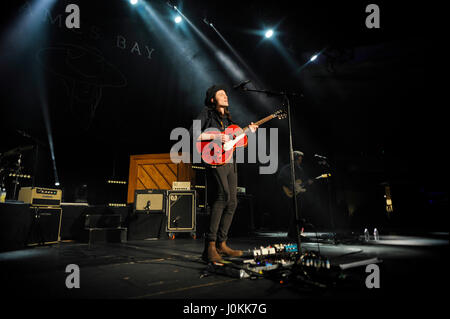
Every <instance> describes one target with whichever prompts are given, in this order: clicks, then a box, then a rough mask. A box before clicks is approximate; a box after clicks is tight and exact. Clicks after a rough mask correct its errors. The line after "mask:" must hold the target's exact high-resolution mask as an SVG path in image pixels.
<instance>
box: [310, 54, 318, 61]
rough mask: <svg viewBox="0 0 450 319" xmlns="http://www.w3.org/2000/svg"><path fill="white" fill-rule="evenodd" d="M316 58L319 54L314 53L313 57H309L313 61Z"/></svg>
mask: <svg viewBox="0 0 450 319" xmlns="http://www.w3.org/2000/svg"><path fill="white" fill-rule="evenodd" d="M315 59H317V54H315V55H313V56H312V57H311V59H309V60H310V61H311V62H312V61H314V60H315Z"/></svg>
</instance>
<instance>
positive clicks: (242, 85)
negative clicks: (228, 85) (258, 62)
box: [233, 80, 251, 90]
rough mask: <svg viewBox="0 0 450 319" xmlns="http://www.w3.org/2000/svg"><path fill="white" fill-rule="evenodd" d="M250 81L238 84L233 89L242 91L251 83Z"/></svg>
mask: <svg viewBox="0 0 450 319" xmlns="http://www.w3.org/2000/svg"><path fill="white" fill-rule="evenodd" d="M250 82H251V81H250V80H247V81H244V82H241V83H239V84H236V85H235V86H233V89H235V90H237V89H242V88H243V87H244V86H245V85H246V84H248V83H250Z"/></svg>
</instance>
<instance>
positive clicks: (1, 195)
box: [0, 187, 6, 203]
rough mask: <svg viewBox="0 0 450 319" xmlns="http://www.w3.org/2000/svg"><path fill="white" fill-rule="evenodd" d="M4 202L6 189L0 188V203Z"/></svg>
mask: <svg viewBox="0 0 450 319" xmlns="http://www.w3.org/2000/svg"><path fill="white" fill-rule="evenodd" d="M5 200H6V188H4V187H0V203H4V202H5Z"/></svg>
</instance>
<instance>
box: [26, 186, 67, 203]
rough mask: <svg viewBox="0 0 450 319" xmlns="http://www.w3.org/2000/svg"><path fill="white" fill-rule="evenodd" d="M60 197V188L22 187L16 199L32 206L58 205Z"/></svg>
mask: <svg viewBox="0 0 450 319" xmlns="http://www.w3.org/2000/svg"><path fill="white" fill-rule="evenodd" d="M61 198H62V191H61V190H60V189H52V188H43V187H22V188H21V189H20V191H19V198H18V199H19V201H22V202H24V203H26V204H31V205H33V206H60V205H61Z"/></svg>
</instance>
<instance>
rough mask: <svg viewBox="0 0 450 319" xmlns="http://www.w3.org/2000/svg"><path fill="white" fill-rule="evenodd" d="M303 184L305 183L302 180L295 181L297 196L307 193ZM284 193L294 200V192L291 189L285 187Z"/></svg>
mask: <svg viewBox="0 0 450 319" xmlns="http://www.w3.org/2000/svg"><path fill="white" fill-rule="evenodd" d="M302 184H303V181H302V180H301V179H297V180H296V181H295V195H298V194H299V193H304V192H306V188H304V187H303V186H302ZM283 191H284V193H285V194H286V196H287V197H289V198H292V190H291V189H290V188H289V187H286V186H283Z"/></svg>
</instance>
